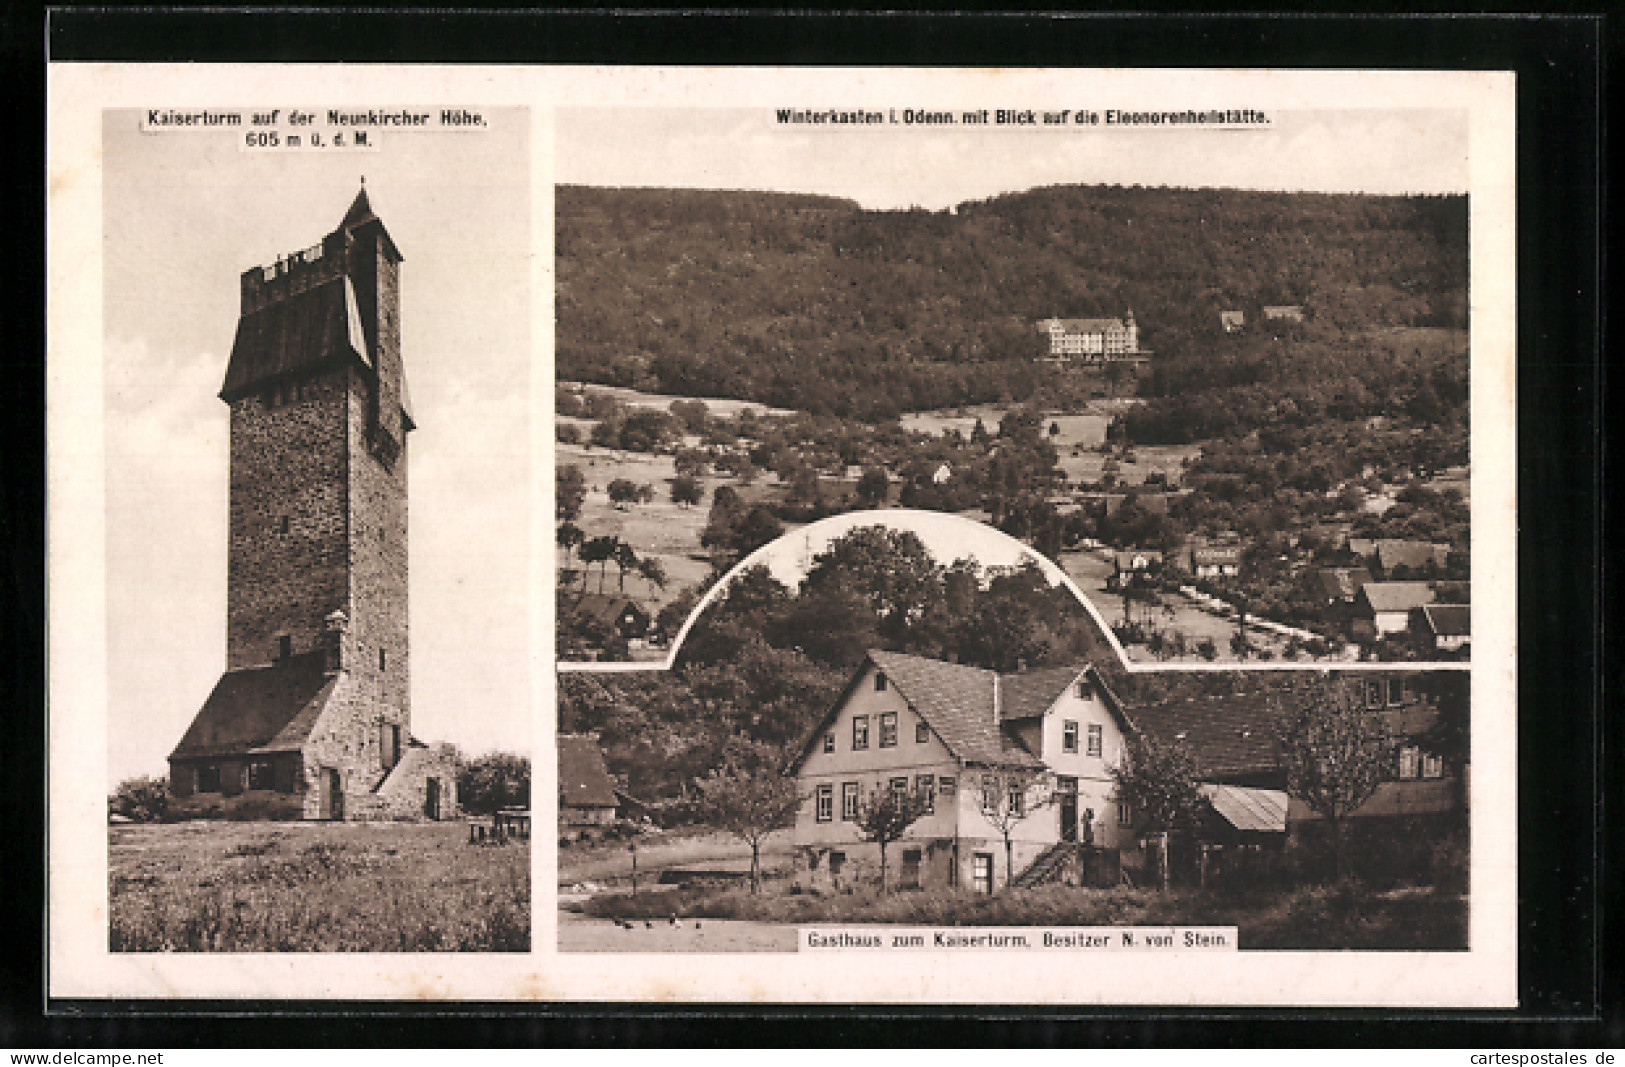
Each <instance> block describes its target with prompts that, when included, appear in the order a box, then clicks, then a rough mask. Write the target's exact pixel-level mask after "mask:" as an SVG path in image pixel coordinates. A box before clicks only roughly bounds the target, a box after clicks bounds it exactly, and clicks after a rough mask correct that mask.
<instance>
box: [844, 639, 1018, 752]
mask: <svg viewBox="0 0 1625 1067" xmlns="http://www.w3.org/2000/svg"><path fill="white" fill-rule="evenodd" d="M869 659H870V660H872V661H873V662H874V664H875V666H877V667H879V668H880V669H881V670H882V671H884V672H885V673H886V677H887V678H889V679H890V680H891V682H892V684H893V685H894V686H895V687H896V688H897V692H898V693H899V694H900V695H901V696H902V697H903V699H904V700H906V701H907V702H908V705H909V707H911V708H913V709H914V711H915V713H916V714H918V715H919V716H920V717H921V718H922V719H924V720H925V721H926V723H927V724H928V725H929V726H930V727H931V729H932V731H933V732H934V733H935V734H936V735H937V736H938V737H940V738H941V739H942V742H943V743H944V744H945V745H947V746H948V750H949V751H950V752H952V753H953V754H954V755H955V756H957V757H959V758H960V759H961V760H963V761H965V762H966V763H980V764H986V765H1010V764H1014V765H1016V766H1024V767H1041V766H1043V764H1042V763H1041V762H1040V761H1039V760H1038V758H1037V757H1035V756H1034V755H1033V754H1032V753H1031V752H1028V751H1027V750H1026V749H1025V748H1023V747H1022V746H1021V744H1020V743H1019V742H1018V741H1016V740H1015V739H1014V738H1013V737H1010V736H1009V735H1007V734H1005V733H1004V732H1003V731H1001V730H1000V729H999V726H998V723H997V721H996V719H995V716H994V699H995V686H996V685H998V684H999V679H998V675H996V674H994V673H993V672H992V671H985V670H982V669H981V668H979V667H965V666H961V665H960V664H957V663H944V662H942V661H940V660H934V659H923V658H921V657H919V656H909V655H904V654H903V653H900V652H880V651H871V652H870V653H869Z"/></svg>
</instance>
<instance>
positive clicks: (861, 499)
mask: <svg viewBox="0 0 1625 1067" xmlns="http://www.w3.org/2000/svg"><path fill="white" fill-rule="evenodd" d="M890 487H891V481H890V479H888V478H887V477H886V469H885V468H884V467H869V468H867V469H865V470H864V472H863V476H862V477H861V478H859V479H858V486H857V494H858V503H859V504H861V505H863V506H864V507H867V508H872V507H874V506H875V505H877V504H884V503H885V502H886V491H887V490H888V489H889V488H890Z"/></svg>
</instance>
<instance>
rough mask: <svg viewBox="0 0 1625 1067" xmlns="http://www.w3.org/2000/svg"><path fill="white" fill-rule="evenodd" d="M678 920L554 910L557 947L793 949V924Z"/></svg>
mask: <svg viewBox="0 0 1625 1067" xmlns="http://www.w3.org/2000/svg"><path fill="white" fill-rule="evenodd" d="M680 921H681V923H682V925H680V926H674V925H672V924H671V923H670V922H664V921H661V920H654V921H652V922H649V923H645V922H643V921H642V920H638V921H635V922H632V923H631V924H630V929H628V928H627V927H625V926H617V925H616V924H615V921H614V920H612V919H589V918H587V917H586V916H583V915H577V914H574V913H572V912H567V911H560V912H559V951H560V952H794V951H796V928H795V927H794V926H778V925H774V924H772V923H756V922H741V921H738V920H734V919H698V920H695V919H683V920H680Z"/></svg>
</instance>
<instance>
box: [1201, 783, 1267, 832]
mask: <svg viewBox="0 0 1625 1067" xmlns="http://www.w3.org/2000/svg"><path fill="white" fill-rule="evenodd" d="M1196 788H1197V790H1198V791H1199V792H1200V793H1201V794H1202V796H1203V797H1205V798H1206V799H1207V802H1208V804H1209V805H1210V806H1211V807H1212V808H1213V810H1214V812H1215V813H1217V814H1218V816H1219V817H1220V818H1221V819H1223V820H1224V821H1225V822H1227V823H1229V824H1230V825H1231V826H1234V827H1235V828H1236V829H1238V830H1247V831H1253V832H1261V833H1273V834H1284V833H1286V809H1287V793H1286V790H1284V789H1258V788H1254V787H1250V786H1243V785H1219V784H1216V783H1213V782H1203V783H1202V784H1201V785H1198V786H1197V787H1196Z"/></svg>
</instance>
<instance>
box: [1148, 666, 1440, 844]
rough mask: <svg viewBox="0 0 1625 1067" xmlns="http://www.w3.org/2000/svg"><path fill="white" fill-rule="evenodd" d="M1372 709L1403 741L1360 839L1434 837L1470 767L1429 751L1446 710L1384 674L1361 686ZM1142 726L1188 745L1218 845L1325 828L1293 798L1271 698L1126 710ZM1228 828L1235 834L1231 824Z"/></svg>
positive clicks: (1361, 815)
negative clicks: (1409, 834) (1403, 833)
mask: <svg viewBox="0 0 1625 1067" xmlns="http://www.w3.org/2000/svg"><path fill="white" fill-rule="evenodd" d="M1356 684H1357V685H1358V686H1359V693H1360V696H1361V697H1362V699H1363V702H1364V706H1365V709H1366V710H1367V711H1368V712H1369V713H1371V714H1372V715H1374V716H1377V717H1378V718H1379V720H1380V722H1381V724H1382V726H1383V728H1384V730H1385V731H1386V732H1387V734H1388V736H1389V737H1390V738H1391V739H1392V740H1393V742H1394V748H1393V764H1392V765H1391V766H1390V767H1388V768H1387V775H1386V778H1385V780H1384V781H1383V782H1382V783H1381V784H1380V785H1378V787H1377V791H1376V792H1375V793H1374V794H1373V795H1372V796H1371V798H1370V799H1369V800H1367V801H1366V802H1365V803H1364V804H1363V805H1361V806H1360V807H1359V808H1358V809H1356V810H1355V811H1354V813H1353V816H1352V817H1353V819H1354V823H1353V824H1352V825H1355V826H1357V827H1359V828H1360V832H1362V833H1364V834H1366V835H1370V836H1373V837H1382V836H1383V835H1391V834H1393V833H1396V832H1399V831H1398V830H1397V829H1394V827H1395V825H1396V823H1398V824H1403V825H1404V826H1405V827H1406V828H1407V829H1408V830H1409V831H1415V832H1429V831H1431V830H1436V829H1439V828H1441V827H1443V826H1445V825H1448V824H1449V821H1450V820H1451V819H1452V818H1454V817H1456V816H1459V815H1460V813H1461V811H1462V803H1463V798H1464V796H1465V790H1464V788H1463V786H1464V784H1465V775H1466V773H1467V768H1466V767H1465V766H1464V765H1463V766H1453V765H1451V763H1450V762H1449V761H1447V760H1446V759H1445V758H1444V757H1443V756H1442V755H1441V754H1440V753H1439V752H1437V751H1435V750H1434V749H1433V748H1432V747H1431V746H1430V744H1429V741H1428V738H1429V737H1430V736H1431V735H1432V731H1433V730H1434V728H1435V727H1436V725H1437V723H1438V720H1439V715H1438V708H1437V705H1436V704H1435V703H1434V702H1433V701H1432V700H1431V699H1430V698H1428V696H1427V695H1426V694H1425V693H1424V692H1423V690H1422V688H1421V686H1419V685H1418V684H1417V678H1416V677H1415V676H1409V677H1407V676H1405V675H1400V674H1385V675H1382V676H1379V677H1368V678H1363V679H1360V680H1359V681H1358V682H1357V683H1356ZM1125 715H1126V717H1127V718H1128V719H1129V721H1130V722H1131V723H1132V725H1133V728H1134V729H1135V730H1137V731H1140V732H1143V733H1144V734H1145V735H1146V736H1148V737H1150V738H1152V739H1153V740H1155V741H1157V742H1159V743H1162V744H1165V745H1175V744H1178V745H1183V746H1185V748H1186V749H1187V750H1188V751H1189V752H1190V753H1191V755H1192V757H1193V759H1194V760H1195V762H1196V766H1197V771H1198V775H1199V777H1200V779H1201V781H1202V791H1203V793H1204V795H1205V796H1206V797H1207V799H1208V800H1209V803H1210V805H1212V806H1213V807H1214V809H1215V811H1214V812H1212V813H1210V814H1211V815H1217V816H1218V817H1219V818H1218V819H1209V820H1207V821H1206V823H1205V824H1204V827H1203V836H1204V838H1205V840H1206V842H1207V843H1209V844H1219V845H1226V844H1245V845H1248V846H1260V847H1263V848H1268V849H1279V848H1285V847H1288V846H1289V845H1291V844H1294V843H1296V842H1298V841H1299V840H1301V839H1302V838H1303V837H1304V836H1305V835H1314V834H1316V833H1319V832H1320V826H1321V825H1322V824H1323V822H1324V820H1323V819H1322V818H1321V816H1319V815H1318V814H1316V813H1315V812H1314V811H1312V810H1311V809H1310V808H1309V807H1308V806H1307V805H1305V804H1304V803H1303V802H1302V801H1300V800H1297V799H1296V798H1289V797H1288V795H1287V792H1286V789H1287V780H1286V771H1285V767H1284V765H1283V763H1282V758H1281V743H1280V740H1279V736H1278V733H1277V723H1278V716H1279V709H1278V707H1277V706H1275V704H1274V700H1273V698H1272V697H1271V696H1270V695H1267V694H1247V695H1235V696H1223V697H1218V696H1214V697H1196V698H1191V699H1184V700H1171V701H1165V702H1161V703H1157V704H1151V705H1144V706H1134V707H1130V708H1127V709H1126V710H1125ZM1226 822H1227V823H1229V824H1230V826H1229V830H1228V831H1226V830H1225V829H1224V828H1223V826H1222V825H1221V824H1222V823H1226Z"/></svg>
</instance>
